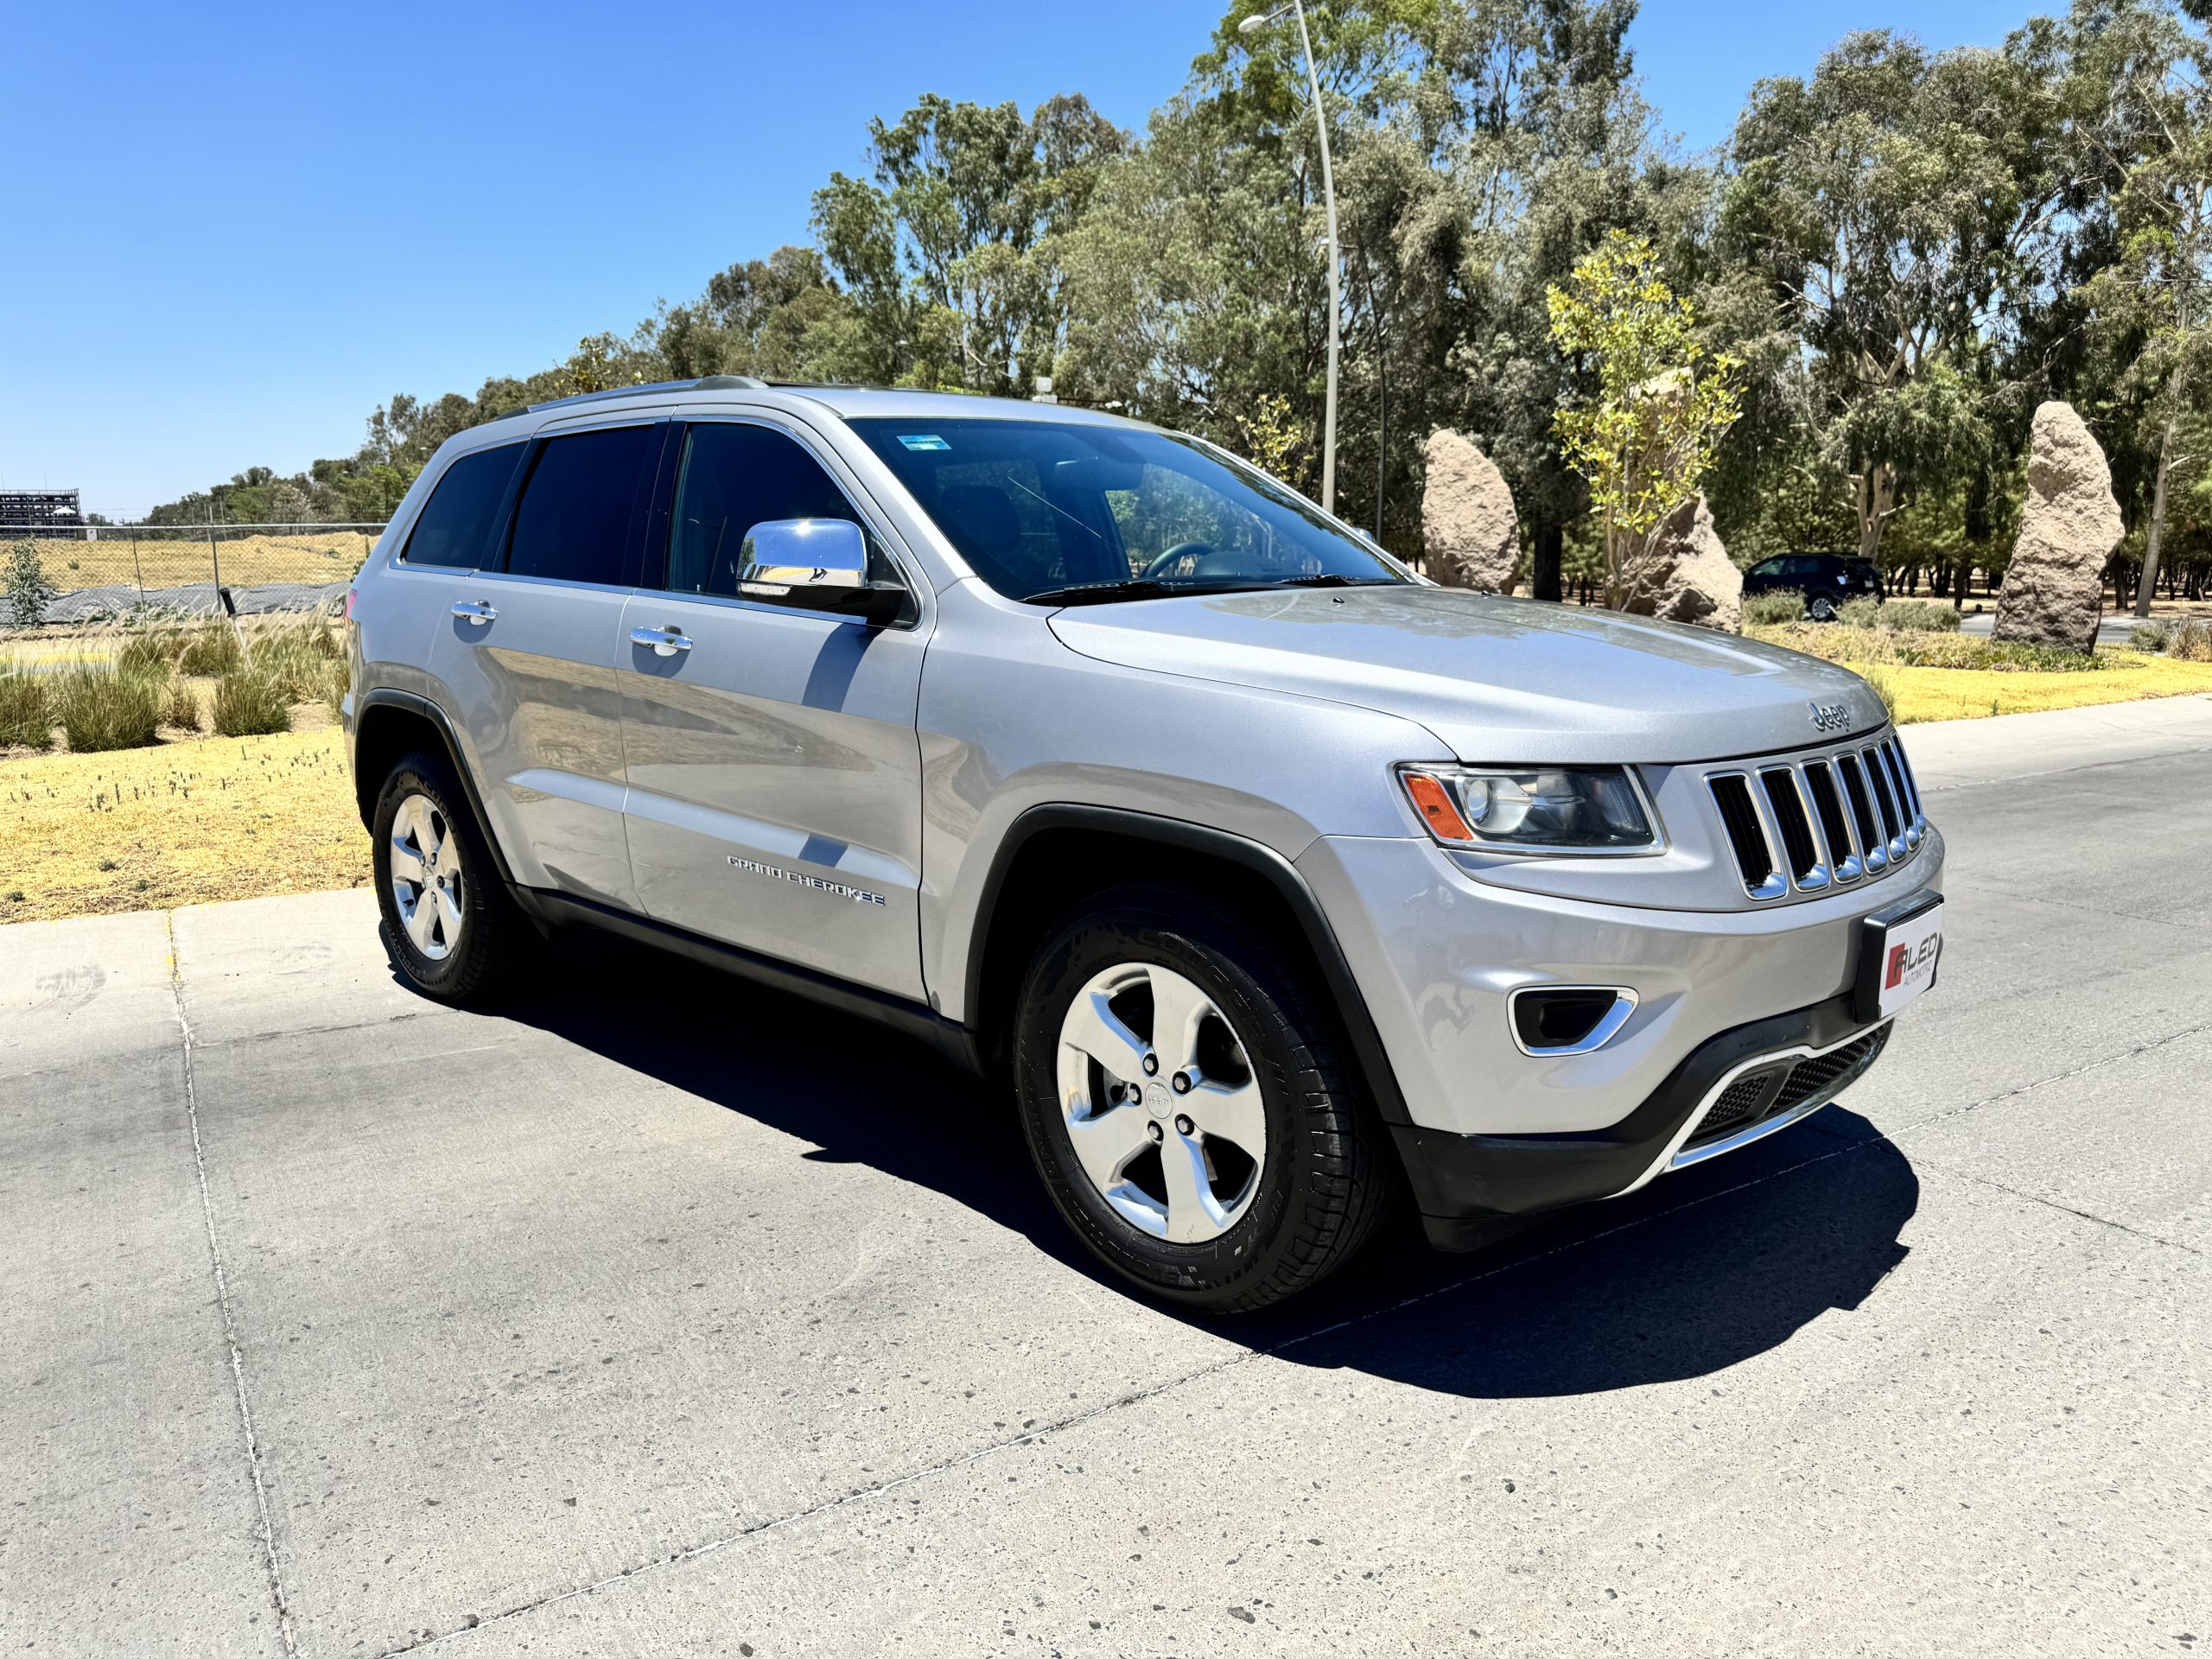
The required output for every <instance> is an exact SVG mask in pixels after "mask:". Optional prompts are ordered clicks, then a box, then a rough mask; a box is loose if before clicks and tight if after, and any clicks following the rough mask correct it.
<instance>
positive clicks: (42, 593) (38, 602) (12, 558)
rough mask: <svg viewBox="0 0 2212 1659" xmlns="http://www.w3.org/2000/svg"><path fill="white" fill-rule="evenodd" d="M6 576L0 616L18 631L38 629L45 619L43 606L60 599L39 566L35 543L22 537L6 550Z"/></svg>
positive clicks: (44, 570)
mask: <svg viewBox="0 0 2212 1659" xmlns="http://www.w3.org/2000/svg"><path fill="white" fill-rule="evenodd" d="M6 574H7V582H8V604H7V608H6V610H5V612H4V613H0V616H4V620H7V621H9V622H12V623H14V624H15V626H17V627H19V628H35V627H36V626H38V625H39V624H40V623H41V622H42V621H44V620H46V607H48V606H49V605H51V604H53V603H54V601H55V600H57V599H59V598H60V596H61V590H60V588H56V587H55V586H54V584H53V582H49V581H48V579H47V575H46V567H45V566H44V565H43V564H41V563H39V557H38V543H36V542H34V541H32V540H30V539H29V538H28V537H26V538H25V539H23V540H22V541H20V542H17V543H15V544H14V545H13V546H11V547H10V548H9V550H8V559H7V567H6Z"/></svg>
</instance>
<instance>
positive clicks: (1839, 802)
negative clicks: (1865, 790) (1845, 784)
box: [1805, 760, 1859, 881]
mask: <svg viewBox="0 0 2212 1659" xmlns="http://www.w3.org/2000/svg"><path fill="white" fill-rule="evenodd" d="M1805 792H1806V793H1807V794H1808V795H1809V796H1811V797H1812V798H1813V813H1814V816H1815V817H1816V818H1818V819H1819V820H1820V825H1821V841H1822V842H1825V843H1826V844H1827V849H1828V868H1830V869H1832V870H1834V872H1835V879H1836V880H1839V881H1855V880H1858V879H1859V845H1858V843H1857V842H1854V841H1853V840H1852V838H1851V817H1850V815H1849V814H1848V813H1847V812H1846V811H1845V810H1844V806H1843V796H1842V795H1841V793H1840V791H1838V790H1837V788H1836V782H1835V773H1834V772H1833V771H1832V770H1830V768H1829V766H1828V763H1827V761H1825V760H1808V761H1807V762H1806V764H1805Z"/></svg>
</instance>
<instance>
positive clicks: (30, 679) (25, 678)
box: [0, 663, 54, 749]
mask: <svg viewBox="0 0 2212 1659" xmlns="http://www.w3.org/2000/svg"><path fill="white" fill-rule="evenodd" d="M11 744H21V745H22V746H23V747H26V748H32V749H50V748H52V747H54V708H53V704H52V702H51V701H50V700H49V699H48V696H47V694H46V681H45V680H44V679H43V678H41V677H40V676H38V675H36V674H33V673H31V672H30V671H28V670H26V669H22V668H18V667H17V666H16V664H13V663H0V748H6V747H9V746H10V745H11Z"/></svg>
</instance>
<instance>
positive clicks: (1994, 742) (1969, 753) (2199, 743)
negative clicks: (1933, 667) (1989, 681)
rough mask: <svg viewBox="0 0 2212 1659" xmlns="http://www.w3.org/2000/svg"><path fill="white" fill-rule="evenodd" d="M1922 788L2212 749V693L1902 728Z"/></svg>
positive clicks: (1950, 787) (2068, 770)
mask: <svg viewBox="0 0 2212 1659" xmlns="http://www.w3.org/2000/svg"><path fill="white" fill-rule="evenodd" d="M1904 743H1905V749H1906V752H1907V753H1909V754H1910V756H1911V758H1912V769H1913V772H1914V775H1915V776H1916V777H1917V778H1918V779H1919V780H1920V785H1921V788H1922V789H1923V791H1928V792H1933V791H1938V790H1944V789H1956V788H1960V787H1961V786H1963V785H1968V784H1978V783H1990V782H1995V781H1999V780H2004V779H2018V778H2033V777H2040V776H2043V775H2045V774H2048V773H2052V772H2072V771H2075V770H2078V769H2079V768H2081V767H2082V766H2108V765H2111V764H2113V763H2114V762H2118V761H2123V760H2147V759H2152V758H2154V757H2156V756H2158V755H2162V754H2172V755H2180V754H2187V753H2194V752H2196V751H2197V750H2200V749H2212V696H2186V697H2158V698H2154V699H2152V700H2150V701H2148V702H2105V703H2097V704H2094V705H2092V706H2091V707H2089V708H2086V709H2050V710H2047V711H2045V712H2044V713H2041V714H2032V715H1995V716H1993V717H1992V718H1990V719H1987V720H1938V721H1925V722H1923V723H1922V724H1919V725H1915V726H1908V727H1906V728H1904Z"/></svg>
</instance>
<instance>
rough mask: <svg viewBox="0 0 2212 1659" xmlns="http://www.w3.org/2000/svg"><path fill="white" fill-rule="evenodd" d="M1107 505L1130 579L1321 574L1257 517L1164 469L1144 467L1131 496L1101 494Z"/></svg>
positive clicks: (1117, 492) (1310, 558) (1317, 565)
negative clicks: (1119, 531) (1120, 541)
mask: <svg viewBox="0 0 2212 1659" xmlns="http://www.w3.org/2000/svg"><path fill="white" fill-rule="evenodd" d="M1106 505H1107V507H1108V509H1109V511H1110V512H1112V513H1113V515H1114V522H1115V524H1116V525H1117V526H1119V528H1120V530H1121V533H1122V545H1123V546H1125V547H1126V548H1127V549H1128V555H1129V574H1130V575H1138V576H1141V575H1154V576H1169V577H1191V576H1200V577H1204V576H1260V575H1268V576H1283V575H1312V574H1313V573H1314V572H1316V571H1318V570H1319V569H1320V562H1319V560H1318V559H1316V558H1314V557H1313V556H1311V555H1310V554H1307V553H1306V552H1305V551H1304V550H1301V549H1299V548H1296V547H1294V546H1291V545H1289V544H1288V543H1285V542H1283V541H1282V540H1281V538H1279V537H1277V536H1276V535H1275V533H1274V530H1273V529H1272V528H1271V527H1270V526H1269V525H1268V524H1267V523H1266V521H1264V520H1263V519H1262V518H1259V517H1258V516H1257V515H1256V514H1255V513H1253V512H1250V511H1249V510H1248V509H1246V508H1244V507H1242V506H1239V505H1236V503H1235V502H1233V501H1231V500H1230V499H1228V498H1226V497H1225V496H1223V495H1220V494H1217V493H1215V492H1214V491H1213V490H1212V489H1211V488H1209V487H1208V486H1206V485H1205V484H1203V483H1201V482H1199V481H1198V480H1197V479H1194V478H1192V477H1190V476H1189V475H1187V474H1183V473H1179V472H1173V471H1171V470H1170V469H1168V468H1166V467H1154V466H1151V465H1147V467H1145V468H1144V472H1143V475H1142V477H1141V480H1139V482H1138V485H1137V487H1136V488H1135V489H1134V490H1109V491H1107V492H1106ZM1171 554H1173V557H1172V558H1171V557H1169V555H1171ZM1155 567H1157V568H1155Z"/></svg>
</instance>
